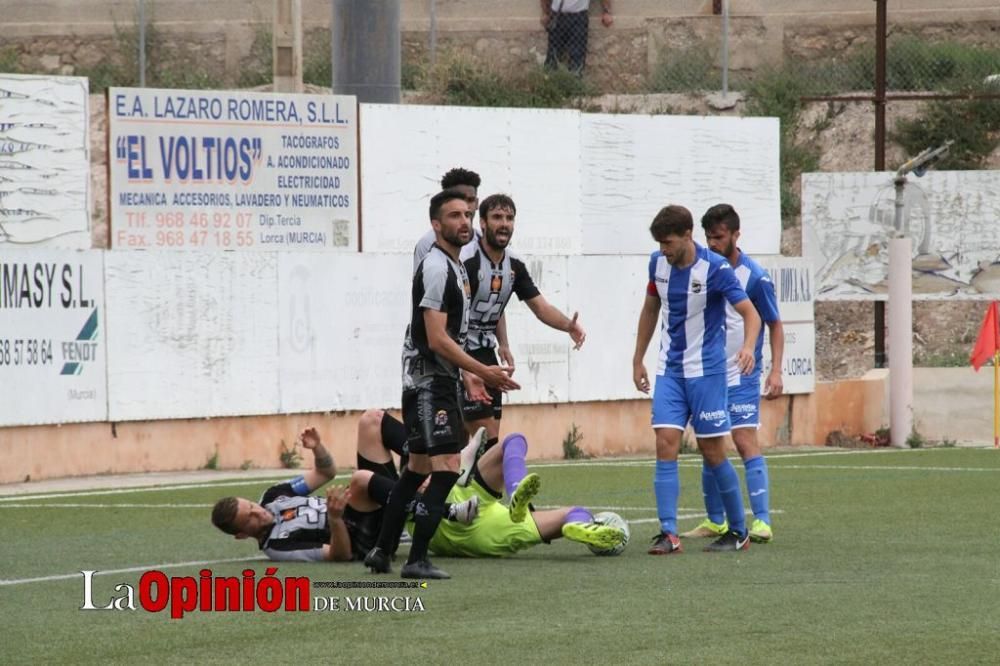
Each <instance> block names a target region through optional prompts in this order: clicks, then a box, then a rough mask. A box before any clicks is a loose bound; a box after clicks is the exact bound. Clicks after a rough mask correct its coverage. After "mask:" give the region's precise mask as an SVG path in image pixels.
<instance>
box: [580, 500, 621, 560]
mask: <svg viewBox="0 0 1000 666" xmlns="http://www.w3.org/2000/svg"><path fill="white" fill-rule="evenodd" d="M594 522H595V523H597V524H599V525H609V526H611V527H617V528H618V529H620V530H622V531H623V532H625V538H624V539H622V542H621V543H620V544H618V545H617V546H615V547H614V548H597V547H596V546H587V548H590V552H592V553H593V554H594V555H602V556H611V555H621V554H622V551H623V550H625V546H627V545H628V538H629V536H630V535H631V532H630V531H629V528H628V521H627V520H625V519H624V518H622V517H621V516H619V515H618V514H617V513H615V512H614V511H602V512H600V513H596V514H594Z"/></svg>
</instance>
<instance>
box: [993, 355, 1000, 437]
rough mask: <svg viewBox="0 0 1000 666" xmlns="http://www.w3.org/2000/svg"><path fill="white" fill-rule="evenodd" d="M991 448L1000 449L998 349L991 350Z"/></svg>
mask: <svg viewBox="0 0 1000 666" xmlns="http://www.w3.org/2000/svg"><path fill="white" fill-rule="evenodd" d="M993 448H994V449H1000V350H997V351H995V352H993Z"/></svg>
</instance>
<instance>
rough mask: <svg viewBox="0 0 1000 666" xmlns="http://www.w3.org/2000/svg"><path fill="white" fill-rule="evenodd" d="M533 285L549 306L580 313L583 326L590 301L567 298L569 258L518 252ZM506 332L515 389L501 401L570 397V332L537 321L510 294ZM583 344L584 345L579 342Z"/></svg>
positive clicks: (525, 306)
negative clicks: (512, 364) (518, 388)
mask: <svg viewBox="0 0 1000 666" xmlns="http://www.w3.org/2000/svg"><path fill="white" fill-rule="evenodd" d="M521 259H523V260H524V263H525V266H526V267H527V268H528V273H529V274H530V275H531V278H532V280H533V281H534V283H535V286H536V287H538V290H539V291H540V292H541V294H542V296H544V297H545V300H547V301H548V302H549V303H551V304H552V305H554V306H556V307H557V308H559V309H560V310H562V311H563V313H565V314H566V315H567V316H569V317H572V316H573V312H575V311H580V320H579V321H580V323H581V325H582V326H583V327H584V330H587V326H588V324H589V322H588V321H587V319H586V316H587V310H590V314H591V316H594V315H595V314H596V313H595V312H593V308H592V306H590V305H589V303H590V302H591V301H589V300H584V299H583V296H582V294H580V295H578V298H580V300H577V301H576V302H570V300H569V297H570V290H569V262H570V258H569V257H566V256H530V257H525V256H522V257H521ZM504 312H505V314H506V315H507V334H508V336H509V337H510V344H511V353H512V354H513V355H514V379H515V380H516V381H517V382H518V383H519V384H520V385H521V388H520V390H517V391H511V392H510V393H508V394H507V396H506V398H505V401H509V403H510V404H512V405H520V404H530V403H551V402H567V401H568V400H569V393H570V390H569V387H570V381H569V359H570V354H571V353H572V354H575V353H577V352H574V351H573V341H572V340H571V339H570V337H569V334H567V333H565V332H563V331H557V330H556V329H554V328H550V327H548V326H546V325H545V324H543V323H542V322H540V321H539V320H538V318H537V317H535V315H534V313H533V312H532V311H531V310H530V309H529V308H528V306H527V305H525V304H523V303H521V301H520V300H519V299H518V298H517V296H516V295H512V296H511V299H510V303H508V305H507V309H506V310H505V311H504ZM584 344H585V345H586V343H584Z"/></svg>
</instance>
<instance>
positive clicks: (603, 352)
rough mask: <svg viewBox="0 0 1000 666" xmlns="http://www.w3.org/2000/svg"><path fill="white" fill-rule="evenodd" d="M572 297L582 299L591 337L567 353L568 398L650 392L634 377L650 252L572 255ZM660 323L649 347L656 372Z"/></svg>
mask: <svg viewBox="0 0 1000 666" xmlns="http://www.w3.org/2000/svg"><path fill="white" fill-rule="evenodd" d="M568 279H569V300H570V302H571V303H574V304H579V310H580V321H581V322H582V323H583V326H584V328H585V329H586V330H587V342H586V343H585V344H584V345H583V348H582V349H580V350H579V351H573V352H571V353H570V355H569V363H570V366H569V367H570V378H571V379H570V383H569V400H570V402H584V401H588V400H629V399H639V398H646V397H648V396H645V395H643V394H642V393H640V392H639V391H638V390H637V389H636V388H635V384H634V383H633V382H632V352H633V351H634V350H635V333H636V325H637V324H638V322H639V311H640V310H641V309H642V304H643V301H644V299H645V298H646V284H647V283H648V282H649V255H648V254H647V255H646V256H643V257H637V256H618V257H611V256H589V257H570V259H569V276H568ZM659 348H660V337H659V326H657V329H656V332H655V333H654V334H653V339H652V341H650V343H649V348H648V349H647V350H646V372H647V373H648V374H649V377H650V380H652V378H653V376H654V375H655V373H656V358H657V353H658V351H659Z"/></svg>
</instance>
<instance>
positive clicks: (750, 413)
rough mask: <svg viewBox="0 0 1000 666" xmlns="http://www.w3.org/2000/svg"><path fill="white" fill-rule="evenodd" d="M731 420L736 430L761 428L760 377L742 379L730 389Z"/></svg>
mask: <svg viewBox="0 0 1000 666" xmlns="http://www.w3.org/2000/svg"><path fill="white" fill-rule="evenodd" d="M729 420H730V422H732V426H733V430H735V429H736V428H759V427H760V376H759V375H753V376H751V377H740V383H739V385H737V386H730V387H729Z"/></svg>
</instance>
